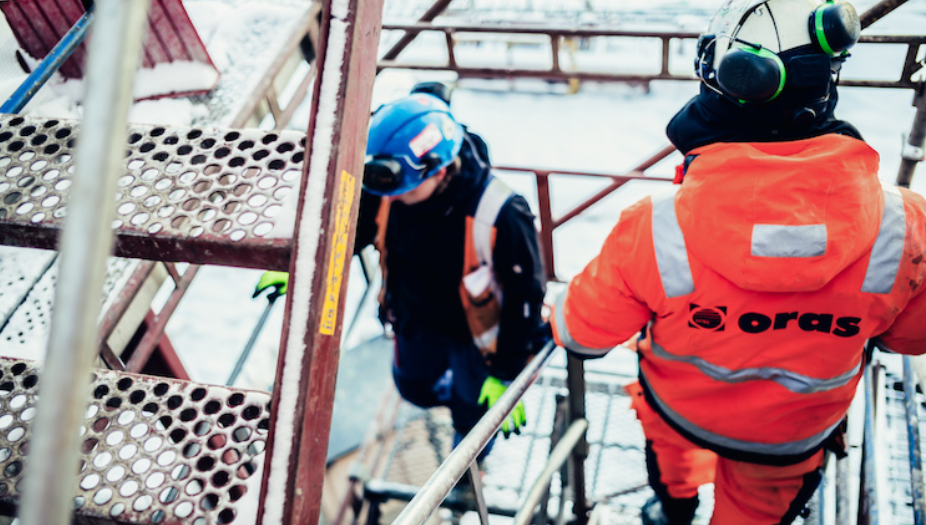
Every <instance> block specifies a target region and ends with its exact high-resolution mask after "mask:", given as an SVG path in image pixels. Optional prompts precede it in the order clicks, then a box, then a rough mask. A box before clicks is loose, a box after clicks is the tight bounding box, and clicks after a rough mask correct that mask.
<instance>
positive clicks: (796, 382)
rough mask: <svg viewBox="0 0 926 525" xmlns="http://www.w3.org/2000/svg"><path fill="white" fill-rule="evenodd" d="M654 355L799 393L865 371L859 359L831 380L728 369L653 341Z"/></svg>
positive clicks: (728, 379) (727, 379)
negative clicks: (850, 368) (767, 382)
mask: <svg viewBox="0 0 926 525" xmlns="http://www.w3.org/2000/svg"><path fill="white" fill-rule="evenodd" d="M653 355H654V356H656V357H659V358H661V359H665V360H667V361H675V362H678V363H688V364H690V365H693V366H694V367H696V368H697V369H698V370H700V371H701V373H703V374H704V375H706V376H708V377H710V378H711V379H714V380H716V381H722V382H724V383H743V382H746V381H774V382H776V383H778V384H779V385H781V386H783V387H785V388H787V389H788V390H790V391H791V392H794V393H796V394H813V393H816V392H826V391H827V390H833V389H835V388H839V387H842V386H845V385H847V384H849V382H850V381H852V378H853V377H855V376H857V375H858V373H859V372H860V371H861V370H862V363H861V361H859V363H858V364H857V365H855V367H854V368H852V370H849V371H848V372H846V373H844V374H840V375H838V376H836V377H831V378H829V379H818V378H815V377H809V376H805V375H803V374H798V373H797V372H792V371H790V370H785V369H784V368H772V367H760V368H742V369H740V370H730V369H729V368H726V367H723V366H720V365H715V364H713V363H710V362H708V361H705V360H704V359H702V358H700V357H697V356H693V355H684V356H682V355H675V354H672V353H670V352H668V351H667V350H666V349H665V348H663V347H661V346H659V345H658V344H657V343H656V342H655V341H653Z"/></svg>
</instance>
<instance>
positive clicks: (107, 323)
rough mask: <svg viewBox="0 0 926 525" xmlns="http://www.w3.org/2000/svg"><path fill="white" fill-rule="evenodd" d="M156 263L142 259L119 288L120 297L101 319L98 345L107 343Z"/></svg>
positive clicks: (101, 345)
mask: <svg viewBox="0 0 926 525" xmlns="http://www.w3.org/2000/svg"><path fill="white" fill-rule="evenodd" d="M154 265H155V263H154V262H153V261H141V262H139V264H138V266H137V267H136V268H135V270H134V271H132V275H130V276H129V278H128V280H127V281H126V283H125V286H124V287H123V288H122V289H121V290H119V295H118V297H117V298H116V300H115V301H114V302H113V304H112V306H110V307H109V310H107V311H106V313H105V314H104V315H103V319H102V321H100V337H99V339H98V341H97V346H100V347H101V348H102V347H103V346H104V345H105V343H106V340H107V339H109V336H111V335H112V333H113V330H115V329H116V325H117V324H119V320H120V319H122V316H123V315H125V312H126V311H127V310H128V309H129V305H131V304H132V301H133V300H134V299H135V295H136V294H138V291H139V290H140V289H141V287H142V285H143V284H145V280H146V279H148V276H149V275H151V272H152V271H153V270H154ZM107 349H108V347H107ZM110 351H111V350H110Z"/></svg>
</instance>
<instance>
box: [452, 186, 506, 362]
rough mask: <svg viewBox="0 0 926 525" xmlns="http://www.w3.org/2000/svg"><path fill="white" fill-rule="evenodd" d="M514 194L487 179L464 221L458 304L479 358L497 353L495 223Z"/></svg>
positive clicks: (499, 299) (498, 318) (499, 296)
mask: <svg viewBox="0 0 926 525" xmlns="http://www.w3.org/2000/svg"><path fill="white" fill-rule="evenodd" d="M512 195H514V191H513V190H512V189H511V188H509V187H508V185H506V184H505V183H504V182H502V181H501V180H500V179H499V178H498V177H495V176H494V175H489V182H488V184H487V185H486V189H485V191H484V192H483V193H482V197H481V198H480V199H479V205H478V206H477V207H476V213H475V214H474V215H473V216H472V217H466V248H465V251H464V258H465V260H464V263H463V279H462V280H461V281H460V300H461V301H463V311H464V312H465V313H466V322H467V324H468V325H469V331H470V333H471V334H472V335H473V344H475V345H476V347H477V348H479V351H480V352H482V356H483V357H485V358H487V359H491V355H493V354H495V353H496V351H497V342H498V331H499V321H501V314H502V289H501V287H500V286H499V284H498V280H497V279H496V276H495V269H494V268H493V263H492V259H493V257H492V253H493V251H494V250H495V221H496V220H497V219H498V214H499V212H501V211H502V206H504V205H505V203H506V202H508V199H510V198H511V196H512Z"/></svg>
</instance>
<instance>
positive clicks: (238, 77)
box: [184, 0, 314, 127]
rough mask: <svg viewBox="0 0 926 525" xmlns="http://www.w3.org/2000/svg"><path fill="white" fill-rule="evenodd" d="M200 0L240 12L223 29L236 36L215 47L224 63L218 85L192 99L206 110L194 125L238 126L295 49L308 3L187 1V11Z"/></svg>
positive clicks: (303, 31)
mask: <svg viewBox="0 0 926 525" xmlns="http://www.w3.org/2000/svg"><path fill="white" fill-rule="evenodd" d="M199 4H206V5H207V8H206V9H209V7H208V5H209V4H218V5H223V4H224V5H225V6H228V7H229V8H231V9H233V10H234V11H235V12H238V13H240V14H241V18H240V19H239V20H235V21H232V22H230V25H229V27H226V28H222V31H227V32H229V33H231V34H234V38H228V39H226V40H223V41H222V42H221V44H220V45H219V46H218V49H216V50H215V51H211V53H212V54H213V55H214V56H213V59H216V57H215V55H216V54H219V55H221V58H222V60H223V61H225V60H227V61H228V64H227V65H226V66H224V67H223V68H222V77H221V78H220V79H219V83H218V85H217V86H216V87H215V88H214V89H213V90H212V91H211V92H210V93H209V94H208V95H197V96H193V97H190V101H191V102H193V103H194V104H202V105H203V106H204V107H205V108H206V110H205V112H204V114H202V115H200V116H198V117H197V118H196V119H195V124H197V125H218V126H231V127H239V126H242V127H243V126H244V125H245V121H246V120H247V118H248V117H250V116H251V114H252V113H253V111H254V108H255V107H256V106H257V104H259V103H260V100H261V98H262V97H264V96H266V93H265V90H266V88H267V83H269V82H270V80H271V79H272V78H273V77H274V76H275V75H276V74H277V73H278V72H279V70H280V69H281V67H282V65H283V63H284V61H285V59H286V56H285V53H286V52H287V50H290V49H292V50H295V49H296V48H297V45H298V43H299V41H300V40H301V39H302V37H303V36H304V35H305V34H306V33H307V32H308V31H309V28H310V26H311V24H312V23H313V22H314V21H313V20H312V18H311V16H310V13H311V8H310V2H306V1H305V0H259V1H247V0H218V2H217V1H216V0H185V1H184V6H186V8H187V9H188V10H189V9H193V8H196V7H197V6H198V5H199ZM216 61H217V63H218V60H217V59H216Z"/></svg>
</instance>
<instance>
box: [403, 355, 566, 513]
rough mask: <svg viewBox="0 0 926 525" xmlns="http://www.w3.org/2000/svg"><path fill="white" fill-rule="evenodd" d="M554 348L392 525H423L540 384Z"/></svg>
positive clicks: (494, 408) (516, 382) (533, 362)
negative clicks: (515, 407)
mask: <svg viewBox="0 0 926 525" xmlns="http://www.w3.org/2000/svg"><path fill="white" fill-rule="evenodd" d="M555 348H556V346H555V344H554V343H553V341H550V342H549V343H547V344H546V346H544V347H543V349H542V350H540V352H538V353H537V355H536V356H534V358H533V359H532V360H531V362H530V363H528V364H527V366H526V367H524V370H522V371H521V373H520V374H518V377H516V378H515V380H514V381H513V382H512V383H511V385H509V386H508V390H506V391H505V393H504V394H502V397H500V398H499V399H498V401H497V402H496V403H495V405H493V406H492V408H490V409H489V410H488V411H487V412H486V413H485V415H484V416H482V419H480V420H479V422H478V423H476V426H475V427H473V429H472V430H470V431H469V433H468V434H467V435H466V437H465V438H463V441H461V442H460V444H459V445H457V447H456V448H455V449H453V452H451V453H450V456H449V457H448V458H447V459H446V460H445V461H444V462H443V463H441V466H440V467H439V468H438V469H437V471H436V472H435V473H434V474H433V475H432V476H431V478H430V479H429V480H428V481H427V483H425V484H424V486H423V487H421V490H419V491H418V494H417V495H416V496H415V497H414V498H413V499H412V501H411V502H409V504H408V505H407V506H406V507H405V509H404V510H403V511H402V513H401V514H399V516H398V517H397V518H396V519H395V521H394V522H393V525H420V524H422V523H424V521H425V520H426V519H428V517H429V516H430V515H431V513H432V512H434V510H435V509H436V508H437V507H438V506H439V505H440V503H441V502H442V501H443V500H444V498H446V497H447V494H449V493H450V490H451V489H452V488H453V486H454V485H455V484H456V482H457V480H459V479H460V476H462V475H463V473H464V472H466V470H467V469H468V468H469V465H470V463H472V462H473V461H476V457H477V456H478V455H479V453H480V452H481V451H482V449H483V448H485V446H486V444H487V443H488V442H489V440H490V439H492V436H494V435H495V433H496V432H498V428H499V427H500V426H501V424H502V423H503V422H504V421H505V418H507V417H508V414H509V413H510V412H511V410H512V409H513V408H514V406H515V405H516V404H517V403H518V401H520V400H521V397H523V396H524V393H525V392H526V391H527V388H528V387H529V386H531V385H532V384H533V383H534V381H536V380H537V377H538V376H539V375H540V371H541V370H542V369H543V367H544V366H546V364H547V363H548V362H549V361H550V357H551V356H552V355H553V350H554V349H555Z"/></svg>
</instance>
